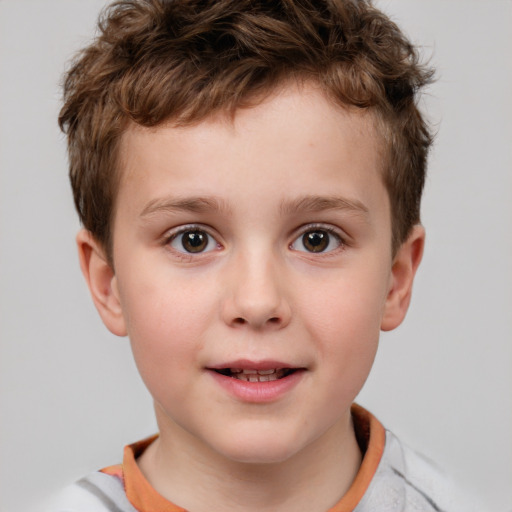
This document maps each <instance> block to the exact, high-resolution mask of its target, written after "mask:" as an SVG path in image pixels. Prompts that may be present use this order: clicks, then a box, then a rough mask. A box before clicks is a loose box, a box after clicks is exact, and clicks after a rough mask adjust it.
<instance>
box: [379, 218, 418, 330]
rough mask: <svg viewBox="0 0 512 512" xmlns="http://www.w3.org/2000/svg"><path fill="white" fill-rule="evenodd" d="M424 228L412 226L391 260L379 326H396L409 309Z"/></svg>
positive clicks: (383, 328) (389, 327) (388, 328)
mask: <svg viewBox="0 0 512 512" xmlns="http://www.w3.org/2000/svg"><path fill="white" fill-rule="evenodd" d="M424 246H425V230H424V229H423V226H420V225H416V226H414V228H413V230H412V232H411V234H410V235H409V237H408V238H407V240H406V241H405V242H404V243H403V244H402V245H401V246H400V248H399V249H398V252H397V254H396V256H395V258H394V260H393V266H392V267H391V276H390V284H389V291H388V296H387V298H386V304H385V306H384V315H383V317H382V322H381V326H380V328H381V329H382V330H383V331H391V330H392V329H395V328H396V327H398V326H399V325H400V324H401V323H402V321H403V319H404V318H405V314H406V313H407V310H408V309H409V303H410V301H411V294H412V283H413V281H414V276H415V274H416V270H417V269H418V266H419V264H420V262H421V258H422V256H423V248H424Z"/></svg>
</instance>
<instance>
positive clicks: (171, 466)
mask: <svg viewBox="0 0 512 512" xmlns="http://www.w3.org/2000/svg"><path fill="white" fill-rule="evenodd" d="M157 416H158V414H157ZM164 422H165V420H164ZM161 423H162V422H159V426H160V430H161V435H160V437H159V439H157V440H156V441H155V442H154V443H153V444H152V445H151V446H150V447H149V448H148V449H147V450H146V452H144V454H143V455H142V456H141V457H140V458H139V459H138V465H139V467H140V469H141V470H142V473H143V474H144V476H145V477H146V478H147V480H148V481H149V482H150V483H151V485H152V486H153V488H154V489H155V490H156V491H157V492H158V493H159V494H161V495H162V496H164V497H165V498H166V499H168V500H169V501H171V502H173V503H174V504H176V505H178V506H180V507H183V508H185V509H187V510H190V511H192V512H202V511H206V510H208V511H209V512H216V511H217V510H218V511H223V512H231V511H235V510H236V512H239V511H240V510H244V512H252V511H256V510H257V511H258V512H265V511H273V512H276V511H279V512H288V511H292V510H293V511H294V512H298V511H302V510H304V511H308V512H314V511H317V510H318V511H325V510H327V509H329V508H330V507H332V506H334V505H335V504H336V503H337V502H338V501H339V500H340V499H341V497H342V496H343V495H344V494H345V493H346V492H347V490H348V489H349V487H350V485H351V483H352V481H353V480H354V478H355V476H356V474H357V471H358V469H359V466H360V464H361V453H360V450H359V447H358V444H357V441H356V437H355V434H354V429H353V425H352V420H351V417H350V413H348V414H347V417H344V418H342V419H341V420H340V421H339V422H338V423H336V424H335V425H334V426H333V427H331V429H330V430H329V431H327V432H326V433H324V434H323V435H322V436H321V437H320V438H319V439H317V440H315V441H314V442H313V443H311V444H310V445H308V446H306V447H304V448H303V449H302V450H300V451H299V452H298V453H295V454H294V455H292V456H291V457H289V458H288V459H286V460H284V461H281V462H276V463H269V464H259V463H258V464H254V463H243V462H238V461H233V460H230V459H227V458H226V457H224V456H222V455H221V454H219V453H217V452H215V451H213V450H212V449H211V448H209V447H205V446H204V445H202V444H201V443H200V442H198V441H197V439H195V438H194V437H193V436H191V435H190V434H189V433H188V432H185V431H184V430H182V429H181V428H180V427H179V426H177V425H176V424H171V425H169V424H165V425H163V424H161ZM162 427H164V428H162Z"/></svg>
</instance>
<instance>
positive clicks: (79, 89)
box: [56, 0, 467, 512]
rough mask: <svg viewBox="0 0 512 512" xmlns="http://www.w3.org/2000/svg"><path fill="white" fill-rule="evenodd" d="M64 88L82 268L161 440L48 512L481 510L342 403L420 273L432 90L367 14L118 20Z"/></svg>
mask: <svg viewBox="0 0 512 512" xmlns="http://www.w3.org/2000/svg"><path fill="white" fill-rule="evenodd" d="M100 29H101V33H100V35H99V37H98V38H97V39H96V41H94V42H93V44H92V45H91V46H89V47H88V48H86V49H85V50H84V51H83V52H82V54H81V55H80V56H79V57H78V58H77V60H76V61H75V63H74V65H73V67H72V69H71V70H70V71H69V73H68V75H67V77H66V81H65V104H64V107H63V109H62V111H61V115H60V123H61V126H62V128H63V129H64V130H65V131H66V132H67V134H68V141H69V157H70V176H71V181H72V185H73V192H74V197H75V204H76V206H77V209H78V212H79V215H80V218H81V220H82V223H83V225H84V229H83V230H82V231H81V232H80V233H79V234H78V236H77V243H78V250H79V255H80V263H81V268H82V271H83V273H84V276H85V278H86V281H87V283H88V285H89V288H90V291H91V295H92V298H93V301H94V303H95V305H96V307H97V309H98V311H99V313H100V315H101V317H102V319H103V321H104V323H105V325H106V326H107V327H108V328H109V329H110V330H111V331H112V332H113V333H115V334H117V335H119V336H126V335H128V336H129V338H130V341H131V344H132V349H133V353H134V357H135V360H136V363H137V366H138V369H139V371H140V373H141V376H142V378H143V380H144V382H145V384H146V386H147V387H148V389H149V391H150V393H151V394H152V396H153V398H154V402H155V411H156V417H157V421H158V426H159V436H158V437H153V438H151V439H148V440H145V441H142V442H140V443H136V444H135V445H132V446H130V447H127V448H126V449H125V454H124V460H123V464H122V465H117V466H112V467H108V468H105V469H103V470H102V471H100V472H97V473H94V474H92V475H89V476H88V477H86V478H85V479H83V480H81V481H79V482H78V483H77V484H75V485H74V486H72V487H71V488H70V489H68V490H67V491H66V493H65V494H64V495H63V497H62V500H63V501H62V503H63V505H62V507H57V508H56V510H72V511H82V510H84V511H85V510H87V511H103V510H123V511H133V510H138V511H140V512H149V511H153V512H155V511H158V512H166V511H177V510H189V511H191V512H195V511H202V510H209V511H210V510H223V511H225V510H234V509H236V510H240V509H242V510H256V509H258V510H272V511H288V510H294V511H297V510H304V511H305V510H307V511H325V510H332V511H339V512H341V511H352V510H356V511H358V512H363V511H370V510H379V511H380V510H382V511H402V510H407V511H411V510H422V511H435V510H450V511H451V510H467V508H461V506H462V505H461V504H460V503H458V502H456V501H455V500H454V498H453V497H452V494H451V493H450V491H448V490H447V489H446V485H445V482H444V480H443V479H442V477H441V476H440V475H439V474H438V473H437V471H436V470H435V469H434V468H433V467H432V466H431V465H430V464H429V463H427V462H426V461H425V460H423V459H422V458H421V457H419V456H418V455H416V454H414V453H412V452H411V451H409V450H408V449H407V448H405V447H404V446H403V445H401V443H400V442H399V441H398V440H397V439H396V438H395V437H394V436H393V435H392V434H391V433H390V432H387V431H385V430H384V428H383V427H382V426H381V424H380V423H379V422H378V420H376V419H375V418H374V417H373V416H372V415H371V414H370V413H369V412H367V411H364V410H362V409H361V408H360V407H358V406H355V405H352V402H353V400H354V398H355V396H356V395H357V393H358V392H359V390H360V389H361V387H362V385H363V383H364V381H365V379H366V377H367V375H368V373H369V371H370V367H371V364H372V362H373V358H374V356H375V352H376V349H377V344H378V338H379V331H380V330H391V329H394V328H395V327H397V326H398V325H399V324H400V323H401V321H402V320H403V318H404V316H405V314H406V311H407V308H408V305H409V300H410V297H411V289H412V283H413V279H414V275H415V272H416V269H417V267H418V265H419V263H420V260H421V256H422V252H423V245H424V237H425V235H424V230H423V228H422V227H421V225H420V224H419V222H420V218H419V208H420V198H421V193H422V188H423V182H424V174H425V166H426V156H427V152H428V148H429V146H430V143H431V136H430V134H429V130H428V128H427V126H426V124H425V122H424V120H423V119H422V117H421V115H420V113H419V112H418V109H417V107H416V103H415V100H416V93H417V91H418V90H419V89H420V88H421V87H422V86H424V85H425V84H427V83H428V82H429V80H430V78H431V71H430V70H428V69H425V68H423V67H422V66H421V65H419V64H418V59H417V55H416V53H415V50H414V48H413V47H412V46H411V45H410V43H409V42H408V41H407V40H406V39H405V38H404V36H403V35H402V34H401V33H400V31H399V30H398V29H397V27H396V26H395V25H394V24H393V23H392V22H390V20H389V19H387V18H386V17H385V16H384V15H383V14H382V13H380V12H379V11H377V10H376V9H374V8H373V7H372V5H371V4H370V3H369V2H364V1H359V2H353V1H349V0H346V1H325V2H323V1H314V2H313V1H308V0H301V1H299V0H294V1H292V0H283V1H279V2H276V1H271V2H270V1H269V2H265V1H261V2H249V1H237V2H233V1H227V0H220V1H191V0H188V1H187V0H175V1H164V0H146V1H143V0H133V1H128V0H125V1H121V2H117V3H115V4H114V5H113V6H112V7H111V8H110V9H108V10H107V11H106V12H105V14H104V17H103V19H102V20H101V22H100Z"/></svg>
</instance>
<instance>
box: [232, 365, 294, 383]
mask: <svg viewBox="0 0 512 512" xmlns="http://www.w3.org/2000/svg"><path fill="white" fill-rule="evenodd" d="M289 373H290V370H288V369H283V368H273V369H271V370H247V369H244V370H238V369H232V370H231V377H232V378H234V379H239V380H245V381H246V382H270V381H273V380H278V379H281V378H282V377H286V375H288V374H289Z"/></svg>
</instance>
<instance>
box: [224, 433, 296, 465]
mask: <svg viewBox="0 0 512 512" xmlns="http://www.w3.org/2000/svg"><path fill="white" fill-rule="evenodd" d="M302 448H303V446H301V445H300V444H297V443H294V442H292V441H291V440H290V438H289V437H288V438H287V437H286V434H284V433H282V432H281V433H279V434H276V433H275V432H274V433H273V434H271V435H269V434H266V433H259V435H258V434H256V435H252V436H251V435H247V433H245V434H244V435H240V436H239V435H232V436H231V437H230V438H229V439H226V443H225V444H224V443H223V444H222V445H221V446H217V451H218V453H220V454H221V455H222V456H224V457H225V458H226V459H229V460H231V461H233V462H239V463H243V464H279V463H281V462H285V461H286V460H288V459H290V458H292V457H293V456H294V455H295V454H297V453H298V452H300V451H301V449H302Z"/></svg>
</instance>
